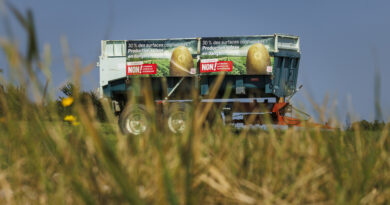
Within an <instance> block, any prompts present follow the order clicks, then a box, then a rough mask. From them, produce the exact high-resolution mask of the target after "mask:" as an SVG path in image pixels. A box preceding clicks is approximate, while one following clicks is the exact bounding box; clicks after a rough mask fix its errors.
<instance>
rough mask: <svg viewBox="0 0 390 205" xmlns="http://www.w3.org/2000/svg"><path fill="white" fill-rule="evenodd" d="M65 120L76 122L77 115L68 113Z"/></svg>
mask: <svg viewBox="0 0 390 205" xmlns="http://www.w3.org/2000/svg"><path fill="white" fill-rule="evenodd" d="M64 120H65V121H67V122H74V121H76V117H75V116H73V115H67V116H65V118H64Z"/></svg>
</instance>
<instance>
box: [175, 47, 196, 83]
mask: <svg viewBox="0 0 390 205" xmlns="http://www.w3.org/2000/svg"><path fill="white" fill-rule="evenodd" d="M191 68H194V61H193V59H192V55H191V53H190V51H189V50H188V48H187V47H184V46H179V47H177V48H175V49H174V50H173V52H172V56H171V63H170V67H169V75H170V76H187V75H190V69H191Z"/></svg>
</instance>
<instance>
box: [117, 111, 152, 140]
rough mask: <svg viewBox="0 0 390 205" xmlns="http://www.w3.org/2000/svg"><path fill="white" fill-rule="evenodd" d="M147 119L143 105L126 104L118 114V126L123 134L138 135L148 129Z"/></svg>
mask: <svg viewBox="0 0 390 205" xmlns="http://www.w3.org/2000/svg"><path fill="white" fill-rule="evenodd" d="M149 119H150V117H149V115H148V113H147V112H146V110H145V108H144V106H142V105H131V106H127V107H126V108H125V109H124V110H123V111H122V113H121V114H120V116H119V127H120V129H121V131H122V132H123V133H124V134H127V135H140V134H143V133H145V132H147V131H148V130H149V128H150V122H149Z"/></svg>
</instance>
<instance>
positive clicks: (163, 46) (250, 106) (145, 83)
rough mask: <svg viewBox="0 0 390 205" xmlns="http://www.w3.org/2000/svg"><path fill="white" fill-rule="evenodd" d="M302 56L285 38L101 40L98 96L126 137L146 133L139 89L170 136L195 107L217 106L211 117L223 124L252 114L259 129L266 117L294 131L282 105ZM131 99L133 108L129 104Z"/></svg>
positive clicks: (288, 37)
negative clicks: (106, 100) (147, 96)
mask: <svg viewBox="0 0 390 205" xmlns="http://www.w3.org/2000/svg"><path fill="white" fill-rule="evenodd" d="M300 56H301V54H300V47H299V37H298V36H293V35H284V34H274V35H254V36H236V37H202V38H182V39H157V40H103V41H102V43H101V56H100V57H99V63H98V65H99V67H100V90H101V93H102V95H103V96H104V97H106V98H109V99H110V100H111V102H112V105H113V109H114V111H115V113H116V114H117V115H119V125H120V127H121V130H122V131H123V132H124V133H126V134H133V135H138V134H142V133H144V132H146V131H147V130H148V129H149V127H150V122H148V117H147V116H148V114H149V113H147V110H146V109H145V106H144V104H145V102H144V100H142V99H143V98H142V96H143V95H144V93H143V92H142V91H141V90H142V89H148V93H149V94H150V95H151V98H152V99H153V102H154V103H155V105H156V112H155V114H156V115H159V116H161V119H162V122H163V123H166V126H167V127H168V128H169V130H171V131H172V132H175V133H178V132H182V131H183V130H184V129H185V124H186V123H185V122H186V120H187V119H186V117H185V116H186V115H185V114H186V112H188V110H189V107H191V105H192V103H194V101H196V102H198V103H213V104H215V105H218V106H222V108H221V109H220V110H221V112H220V113H211V114H213V116H221V118H222V119H223V120H224V121H225V123H244V124H246V123H248V118H249V117H250V116H252V117H251V119H252V121H253V122H251V123H256V124H263V123H264V116H265V115H268V116H269V117H270V119H271V122H272V123H274V124H277V125H287V126H291V125H297V126H299V125H300V124H301V121H300V120H298V119H294V118H291V117H287V115H286V113H287V112H288V110H289V108H290V106H289V103H288V100H286V99H288V98H289V97H291V96H292V95H294V94H295V92H296V91H297V77H298V68H299V61H300ZM217 79H219V80H220V81H219V82H220V83H219V85H218V88H217V89H216V88H213V86H214V84H215V82H216V81H217ZM221 79H222V80H221ZM212 89H215V91H213V93H212V92H211V91H212ZM194 93H195V94H196V96H197V97H196V99H194V97H193V96H194ZM131 98H137V99H138V100H137V101H136V102H137V103H136V104H134V103H129V102H130V101H131ZM253 115H255V116H253ZM234 116H235V117H234ZM237 116H239V117H238V118H237Z"/></svg>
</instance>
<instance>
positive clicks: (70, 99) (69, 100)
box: [62, 97, 74, 107]
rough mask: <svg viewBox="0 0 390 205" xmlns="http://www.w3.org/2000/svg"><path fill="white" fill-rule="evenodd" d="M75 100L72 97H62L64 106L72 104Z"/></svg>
mask: <svg viewBox="0 0 390 205" xmlns="http://www.w3.org/2000/svg"><path fill="white" fill-rule="evenodd" d="M73 102H74V99H73V98H72V97H66V98H64V99H62V106H64V107H68V106H70V105H72V103H73Z"/></svg>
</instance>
